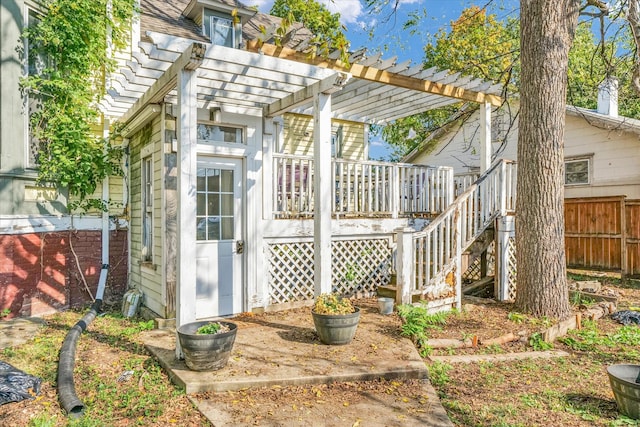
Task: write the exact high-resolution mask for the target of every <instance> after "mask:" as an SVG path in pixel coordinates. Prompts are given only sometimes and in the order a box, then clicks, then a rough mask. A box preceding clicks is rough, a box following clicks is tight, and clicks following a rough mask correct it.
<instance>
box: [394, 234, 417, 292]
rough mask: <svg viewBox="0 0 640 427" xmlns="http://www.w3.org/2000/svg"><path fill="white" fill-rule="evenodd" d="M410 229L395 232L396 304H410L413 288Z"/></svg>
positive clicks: (413, 271) (413, 264)
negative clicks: (396, 244)
mask: <svg viewBox="0 0 640 427" xmlns="http://www.w3.org/2000/svg"><path fill="white" fill-rule="evenodd" d="M413 233H415V230H414V229H413V228H411V227H406V228H398V229H397V230H396V236H397V239H396V240H397V242H398V248H397V251H396V304H411V291H412V290H413V289H414V288H415V283H416V279H415V253H414V251H415V248H414V245H413Z"/></svg>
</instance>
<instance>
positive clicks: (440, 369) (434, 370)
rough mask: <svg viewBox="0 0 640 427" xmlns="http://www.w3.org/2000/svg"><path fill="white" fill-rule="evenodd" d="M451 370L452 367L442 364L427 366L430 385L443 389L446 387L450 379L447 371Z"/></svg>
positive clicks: (436, 363)
mask: <svg viewBox="0 0 640 427" xmlns="http://www.w3.org/2000/svg"><path fill="white" fill-rule="evenodd" d="M451 369H453V366H451V365H449V364H447V363H443V362H434V363H433V364H431V366H429V380H430V381H431V384H433V385H434V386H436V387H443V386H445V385H447V384H448V383H449V382H450V381H451V379H450V378H449V371H450V370H451Z"/></svg>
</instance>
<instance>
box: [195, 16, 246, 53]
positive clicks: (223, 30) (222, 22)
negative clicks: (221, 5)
mask: <svg viewBox="0 0 640 427" xmlns="http://www.w3.org/2000/svg"><path fill="white" fill-rule="evenodd" d="M202 31H203V33H204V35H205V36H207V37H209V39H210V40H211V43H213V44H215V45H219V46H226V47H237V46H236V45H237V43H236V40H237V38H238V35H237V34H236V26H235V25H234V23H233V17H231V16H229V15H224V14H222V13H220V12H215V11H212V10H209V9H205V10H204V13H203V19H202Z"/></svg>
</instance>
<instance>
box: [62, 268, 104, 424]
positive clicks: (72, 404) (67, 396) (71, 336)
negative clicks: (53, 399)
mask: <svg viewBox="0 0 640 427" xmlns="http://www.w3.org/2000/svg"><path fill="white" fill-rule="evenodd" d="M103 271H104V269H103ZM105 276H106V274H105ZM100 277H101V278H102V274H101V275H100ZM101 306H102V299H97V300H96V301H95V302H94V303H93V305H92V306H91V309H90V310H89V312H88V313H87V314H85V315H84V316H83V317H82V319H80V320H79V321H78V323H76V324H75V325H74V326H73V328H71V330H70V331H69V332H68V333H67V336H66V337H65V339H64V342H63V343H62V348H61V349H60V360H59V361H58V398H59V399H60V404H61V405H62V407H63V408H64V410H65V411H67V414H68V415H69V416H70V417H72V418H80V417H81V416H82V415H83V414H84V404H83V403H82V401H81V400H80V399H79V398H78V396H77V395H76V386H75V384H74V382H73V368H74V366H75V364H76V347H77V345H78V339H79V338H80V335H82V332H83V331H84V330H85V329H87V326H89V324H90V323H91V322H93V319H95V318H96V316H97V315H98V312H99V311H100V308H101Z"/></svg>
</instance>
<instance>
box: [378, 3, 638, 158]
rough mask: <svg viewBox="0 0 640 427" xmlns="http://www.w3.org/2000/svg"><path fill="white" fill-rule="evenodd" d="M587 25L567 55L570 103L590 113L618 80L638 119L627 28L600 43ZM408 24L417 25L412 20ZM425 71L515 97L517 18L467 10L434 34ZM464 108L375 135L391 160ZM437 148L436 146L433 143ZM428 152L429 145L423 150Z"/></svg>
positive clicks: (624, 105) (629, 112) (622, 98)
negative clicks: (487, 84)
mask: <svg viewBox="0 0 640 427" xmlns="http://www.w3.org/2000/svg"><path fill="white" fill-rule="evenodd" d="M591 23H592V21H591V20H584V21H582V22H581V23H580V25H578V28H577V29H576V33H575V37H574V40H573V45H572V48H571V51H570V52H569V71H568V81H569V83H568V93H567V98H568V99H567V101H568V103H569V104H571V105H574V106H577V107H584V108H590V109H594V108H596V105H597V94H598V85H599V84H600V83H602V81H603V80H604V79H605V78H606V77H610V76H615V77H617V78H618V79H619V82H620V84H619V87H620V95H619V112H620V114H622V115H624V116H627V117H640V98H639V97H638V95H637V93H636V92H635V91H634V88H633V84H632V81H631V80H632V77H633V71H634V62H635V58H634V53H635V50H634V48H633V42H632V39H631V37H630V32H629V29H628V27H627V26H619V27H618V28H617V31H616V32H615V34H613V35H612V36H611V37H609V38H605V39H604V40H598V39H597V37H596V36H595V35H594V32H593V31H592V26H591ZM411 25H419V21H413V22H412V24H411ZM424 66H425V68H429V67H436V68H438V69H448V70H451V71H453V72H460V73H461V74H463V75H471V76H473V77H477V78H482V79H485V80H490V81H494V82H497V83H501V84H502V85H503V86H504V87H505V90H504V93H503V94H504V95H505V97H506V98H507V100H509V98H514V97H516V98H517V96H518V86H519V78H520V26H519V19H518V18H515V17H506V18H505V19H502V20H499V19H498V18H497V15H496V14H495V13H491V12H490V11H488V10H487V9H486V8H479V7H478V6H471V7H469V8H467V9H465V10H463V11H462V13H461V15H460V17H459V18H458V19H456V20H455V21H452V22H451V23H450V25H449V28H442V29H440V30H439V31H438V32H437V33H435V34H434V35H433V36H432V38H431V41H430V42H429V43H427V45H425V47H424ZM461 106H462V104H456V105H453V106H448V107H445V108H442V109H439V110H435V111H429V112H426V113H423V114H420V115H418V116H414V117H409V118H406V119H402V120H398V121H396V122H395V123H393V124H391V125H389V126H387V127H385V128H384V129H381V130H379V131H380V132H381V133H382V136H383V138H384V139H385V140H386V141H387V142H389V143H390V144H391V145H392V147H393V154H392V156H393V157H394V158H400V157H402V156H403V155H405V154H407V153H408V152H410V151H411V150H412V149H414V148H415V147H416V146H418V145H420V144H423V143H424V141H426V140H427V138H428V136H429V135H430V134H431V133H432V132H433V131H435V130H437V129H439V128H440V127H442V126H444V125H445V124H446V123H447V122H448V121H450V120H451V119H452V118H453V119H456V120H457V119H459V118H460V115H459V114H456V113H457V112H458V111H459V109H460V108H461ZM433 143H435V141H433ZM425 148H426V149H428V148H429V145H428V142H427V144H426V146H425Z"/></svg>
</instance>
